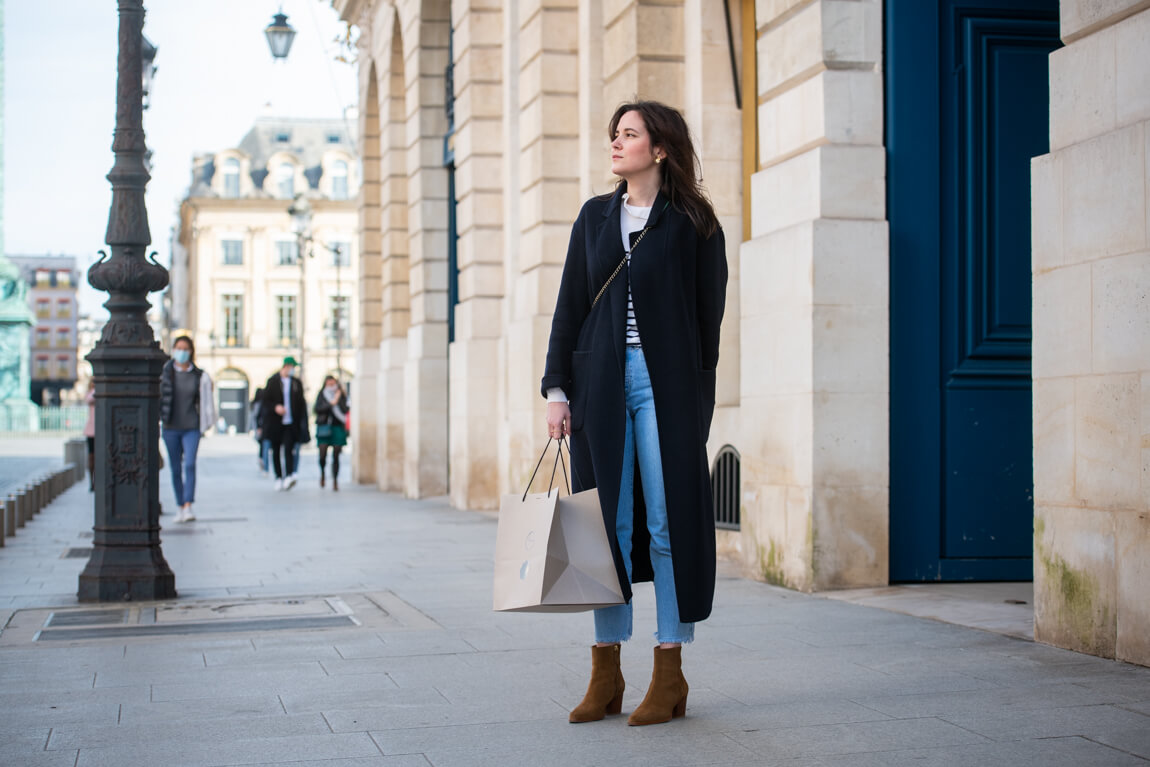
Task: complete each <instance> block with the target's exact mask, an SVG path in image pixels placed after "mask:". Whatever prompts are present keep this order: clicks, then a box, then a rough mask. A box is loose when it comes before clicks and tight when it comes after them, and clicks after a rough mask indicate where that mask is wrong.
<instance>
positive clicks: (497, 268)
mask: <svg viewBox="0 0 1150 767" xmlns="http://www.w3.org/2000/svg"><path fill="white" fill-rule="evenodd" d="M505 284H506V279H505V278H504V276H503V266H502V264H474V265H472V266H469V267H468V268H466V269H464V270H463V271H461V272H460V273H459V300H461V301H466V300H468V299H470V298H475V297H488V298H491V297H497V296H501V295H503V286H504V285H505Z"/></svg>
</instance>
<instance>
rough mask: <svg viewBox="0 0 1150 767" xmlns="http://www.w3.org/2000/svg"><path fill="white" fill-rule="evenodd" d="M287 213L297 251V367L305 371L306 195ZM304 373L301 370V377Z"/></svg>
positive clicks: (308, 213)
mask: <svg viewBox="0 0 1150 767" xmlns="http://www.w3.org/2000/svg"><path fill="white" fill-rule="evenodd" d="M288 215H289V216H291V220H292V229H293V230H294V231H295V236H296V248H297V250H298V251H299V253H298V258H299V321H298V327H299V367H300V370H301V371H306V368H305V367H304V355H305V354H306V353H307V348H306V344H305V343H304V334H306V333H307V314H306V309H307V307H306V304H305V293H306V291H307V255H308V254H307V252H305V250H310V248H307V247H306V246H308V245H310V244H311V218H312V209H311V203H310V202H308V199H307V195H305V194H304V193H303V192H300V193H299V194H297V195H296V196H295V200H294V201H293V202H292V204H291V207H290V208H288ZM303 374H304V373H302V372H301V377H302V375H303Z"/></svg>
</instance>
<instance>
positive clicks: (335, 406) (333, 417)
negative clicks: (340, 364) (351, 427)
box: [313, 376, 348, 491]
mask: <svg viewBox="0 0 1150 767" xmlns="http://www.w3.org/2000/svg"><path fill="white" fill-rule="evenodd" d="M313 410H314V412H315V443H316V444H317V445H319V486H320V487H323V486H324V473H325V470H326V467H327V449H328V448H329V447H330V448H331V449H332V452H331V489H332V490H336V491H338V490H339V453H340V451H341V450H343V448H344V447H345V446H346V445H347V417H348V406H347V395H346V394H345V393H344V391H343V387H342V386H340V385H339V381H337V380H336V378H335V376H328V377H327V378H325V379H323V389H321V390H320V392H319V394H318V395H316V398H315V407H314V408H313Z"/></svg>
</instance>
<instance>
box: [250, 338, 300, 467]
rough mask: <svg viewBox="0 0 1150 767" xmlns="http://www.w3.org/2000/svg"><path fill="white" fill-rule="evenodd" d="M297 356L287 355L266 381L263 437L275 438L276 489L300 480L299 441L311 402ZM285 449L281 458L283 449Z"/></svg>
mask: <svg viewBox="0 0 1150 767" xmlns="http://www.w3.org/2000/svg"><path fill="white" fill-rule="evenodd" d="M296 365H297V363H296V361H295V357H284V364H283V367H281V368H280V371H279V372H278V373H276V374H275V375H273V376H272V377H271V378H269V379H268V382H267V383H266V384H264V400H263V407H262V408H261V412H262V414H263V436H264V438H265V439H268V440H271V444H272V450H271V452H272V467H273V468H274V469H275V474H276V480H275V482H276V490H290V489H291V488H292V487H293V486H295V483H296V480H297V478H298V477H297V473H296V472H297V468H298V467H297V466H296V465H295V446H296V443H298V442H302V441H304V436H305V434H306V433H307V401H306V400H304V397H303V384H302V383H300V380H299V379H298V378H296V377H295V376H294V375H293V373H294V372H295V368H296ZM281 448H282V451H283V458H282V460H281V457H280V451H281Z"/></svg>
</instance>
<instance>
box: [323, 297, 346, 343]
mask: <svg viewBox="0 0 1150 767" xmlns="http://www.w3.org/2000/svg"><path fill="white" fill-rule="evenodd" d="M350 309H351V304H350V303H349V299H348V297H347V296H332V297H331V304H330V308H329V309H328V321H327V345H328V346H340V347H345V346H350V345H351V343H350V341H351V312H350Z"/></svg>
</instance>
